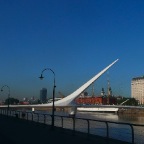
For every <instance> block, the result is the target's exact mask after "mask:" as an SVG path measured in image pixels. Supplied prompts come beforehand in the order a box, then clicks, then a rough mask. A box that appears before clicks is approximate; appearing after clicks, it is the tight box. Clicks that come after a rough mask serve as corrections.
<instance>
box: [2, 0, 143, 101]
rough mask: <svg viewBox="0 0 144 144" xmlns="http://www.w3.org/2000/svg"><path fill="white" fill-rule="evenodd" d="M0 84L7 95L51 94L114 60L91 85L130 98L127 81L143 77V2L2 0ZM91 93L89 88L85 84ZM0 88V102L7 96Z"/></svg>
mask: <svg viewBox="0 0 144 144" xmlns="http://www.w3.org/2000/svg"><path fill="white" fill-rule="evenodd" d="M0 25H1V26H0V61H1V65H0V67H1V68H0V76H1V78H0V88H1V87H2V86H3V85H8V86H9V87H10V90H11V97H14V98H19V99H22V98H23V97H28V98H31V97H33V96H34V97H35V98H39V91H40V89H41V88H43V87H44V88H47V91H48V97H52V87H53V74H52V73H51V71H46V72H45V73H44V77H45V78H44V79H43V80H42V81H41V80H39V78H38V77H39V76H40V74H41V71H42V70H43V69H44V68H51V69H52V70H53V71H54V72H55V78H56V86H57V87H56V96H59V92H61V93H63V94H64V95H65V96H66V95H68V94H70V93H71V92H73V91H75V90H76V89H77V88H79V87H80V86H81V85H82V84H84V83H85V82H86V81H88V80H89V79H90V78H91V77H93V76H94V75H95V74H97V73H98V72H100V71H101V70H102V69H103V68H105V67H106V66H107V65H109V64H110V63H111V62H113V61H114V60H116V59H119V61H118V62H117V63H116V64H115V65H114V66H112V67H111V68H110V69H109V70H108V72H106V73H105V74H104V75H102V76H101V77H100V78H99V79H98V81H96V82H95V84H94V90H95V94H96V95H99V94H100V91H101V88H102V87H104V88H105V91H106V88H107V80H108V79H109V80H110V85H111V87H112V91H113V94H114V95H123V96H127V97H130V96H131V79H132V78H133V77H137V76H143V75H144V70H143V68H144V62H143V59H144V58H143V53H144V42H143V40H144V1H142V0H138V1H136V0H117V1H116V0H110V1H108V0H72V1H67V0H62V1H59V0H53V1H50V0H43V1H40V0H35V1H33V0H22V1H19V0H13V1H10V0H1V1H0ZM88 91H89V94H91V91H92V88H91V87H90V88H89V90H88ZM7 92H8V91H7V89H6V88H5V90H4V91H3V92H0V100H1V99H4V98H6V97H7Z"/></svg>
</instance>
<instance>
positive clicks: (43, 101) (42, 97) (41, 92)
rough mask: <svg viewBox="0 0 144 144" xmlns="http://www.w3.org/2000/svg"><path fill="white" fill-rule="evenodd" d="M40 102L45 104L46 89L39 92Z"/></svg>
mask: <svg viewBox="0 0 144 144" xmlns="http://www.w3.org/2000/svg"><path fill="white" fill-rule="evenodd" d="M40 101H41V102H42V103H46V101H47V89H46V88H42V89H41V90H40Z"/></svg>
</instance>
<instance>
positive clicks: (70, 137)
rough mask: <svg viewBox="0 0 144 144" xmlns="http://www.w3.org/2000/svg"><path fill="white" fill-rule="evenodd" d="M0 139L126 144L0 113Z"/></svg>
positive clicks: (20, 143)
mask: <svg viewBox="0 0 144 144" xmlns="http://www.w3.org/2000/svg"><path fill="white" fill-rule="evenodd" d="M0 141H1V142H4V143H11V144H33V143H34V144H40V143H41V144H44V143H53V144H58V143H60V144H68V143H69V144H81V143H82V144H94V143H95V144H128V143H127V142H121V141H117V140H112V139H109V140H108V139H106V138H103V137H98V136H89V138H88V137H87V135H85V134H83V133H80V132H75V134H74V133H73V131H72V130H66V129H61V128H56V127H55V129H54V130H51V129H50V126H49V125H46V124H42V123H37V122H34V121H27V120H25V119H19V118H16V117H8V116H4V115H0Z"/></svg>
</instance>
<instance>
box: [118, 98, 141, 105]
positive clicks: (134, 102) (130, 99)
mask: <svg viewBox="0 0 144 144" xmlns="http://www.w3.org/2000/svg"><path fill="white" fill-rule="evenodd" d="M126 100H127V101H126ZM124 101H126V102H125V103H124V104H123V105H129V106H137V105H138V101H137V100H136V99H135V98H122V99H119V100H117V104H121V103H122V102H124Z"/></svg>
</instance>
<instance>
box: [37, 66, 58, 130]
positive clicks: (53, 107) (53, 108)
mask: <svg viewBox="0 0 144 144" xmlns="http://www.w3.org/2000/svg"><path fill="white" fill-rule="evenodd" d="M46 70H50V71H51V72H52V73H53V75H54V85H53V104H52V129H54V111H55V106H54V101H55V88H56V85H55V73H54V71H53V70H52V69H50V68H46V69H44V70H42V72H41V75H40V77H39V78H40V79H41V80H42V79H43V78H44V77H43V72H44V71H46Z"/></svg>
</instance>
